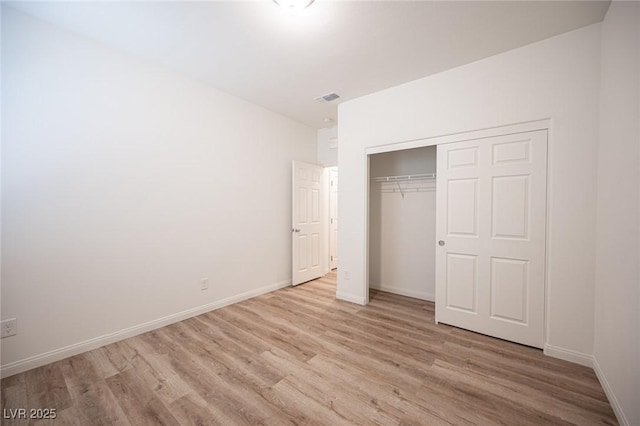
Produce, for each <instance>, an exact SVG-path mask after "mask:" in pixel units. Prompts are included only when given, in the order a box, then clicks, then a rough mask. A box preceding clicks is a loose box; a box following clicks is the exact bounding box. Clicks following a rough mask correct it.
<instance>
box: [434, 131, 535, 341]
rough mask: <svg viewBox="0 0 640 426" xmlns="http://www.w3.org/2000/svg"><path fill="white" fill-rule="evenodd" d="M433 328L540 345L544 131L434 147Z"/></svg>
mask: <svg viewBox="0 0 640 426" xmlns="http://www.w3.org/2000/svg"><path fill="white" fill-rule="evenodd" d="M437 158H438V162H437V171H438V175H437V207H436V208H437V212H436V235H437V239H438V247H437V250H436V322H441V323H445V324H450V325H453V326H456V327H461V328H465V329H468V330H472V331H476V332H479V333H483V334H487V335H490V336H494V337H499V338H501V339H506V340H510V341H513V342H518V343H522V344H525V345H530V346H535V347H539V348H541V347H542V344H543V327H544V294H545V291H544V282H545V280H544V275H545V274H544V272H545V234H546V230H545V218H546V167H547V131H546V130H540V131H534V132H526V133H517V134H511V135H504V136H497V137H492V138H483V139H477V140H471V141H465V142H456V143H449V144H443V145H438V156H437Z"/></svg>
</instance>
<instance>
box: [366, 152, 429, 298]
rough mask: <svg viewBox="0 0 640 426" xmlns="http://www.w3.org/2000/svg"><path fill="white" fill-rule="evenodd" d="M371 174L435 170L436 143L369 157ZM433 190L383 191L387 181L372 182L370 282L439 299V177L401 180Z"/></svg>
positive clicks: (415, 295)
mask: <svg viewBox="0 0 640 426" xmlns="http://www.w3.org/2000/svg"><path fill="white" fill-rule="evenodd" d="M369 161H370V163H369V164H370V165H369V171H370V175H371V177H380V176H400V175H410V174H420V173H435V171H436V147H435V146H430V147H424V148H416V149H408V150H402V151H392V152H386V153H383V154H374V155H371V156H370V159H369ZM400 185H402V187H410V186H419V187H421V188H432V191H431V192H411V191H410V190H409V191H407V192H406V193H405V194H404V197H402V195H401V194H400V193H389V192H381V190H382V188H381V187H385V188H387V187H393V184H389V183H384V184H381V183H377V182H371V185H370V195H369V287H370V288H373V289H380V290H384V291H388V292H391V293H396V294H402V295H405V296H410V297H417V298H420V299H426V300H435V256H436V254H435V243H436V241H435V239H436V193H435V181H416V182H413V183H412V182H402V183H400Z"/></svg>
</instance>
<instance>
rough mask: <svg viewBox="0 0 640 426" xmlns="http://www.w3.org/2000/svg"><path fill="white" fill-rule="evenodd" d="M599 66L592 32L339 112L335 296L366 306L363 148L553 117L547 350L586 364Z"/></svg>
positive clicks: (588, 29)
mask: <svg viewBox="0 0 640 426" xmlns="http://www.w3.org/2000/svg"><path fill="white" fill-rule="evenodd" d="M599 61H600V26H599V25H593V26H589V27H585V28H583V29H579V30H576V31H573V32H570V33H566V34H564V35H560V36H557V37H554V38H551V39H548V40H545V41H542V42H538V43H535V44H532V45H529V46H525V47H522V48H519V49H516V50H512V51H509V52H506V53H503V54H500V55H496V56H493V57H490V58H487V59H484V60H481V61H478V62H475V63H472V64H468V65H465V66H462V67H459V68H456V69H453V70H450V71H447V72H444V73H441V74H437V75H433V76H430V77H426V78H423V79H420V80H416V81H413V82H410V83H406V84H403V85H400V86H397V87H394V88H391V89H388V90H384V91H381V92H378V93H374V94H371V95H368V96H363V97H361V98H358V99H354V100H352V101H348V102H344V103H342V104H340V106H339V108H338V121H339V123H340V126H339V128H338V132H339V140H340V149H339V152H338V163H339V164H340V178H341V179H340V195H339V202H338V205H339V217H340V247H339V258H340V273H339V278H338V296H339V297H340V298H343V299H347V300H352V301H358V302H361V303H362V302H364V300H365V298H364V297H365V293H364V291H365V285H364V280H365V274H366V270H365V254H366V247H365V232H366V204H365V196H366V182H367V176H366V157H365V148H367V147H374V146H379V145H384V144H390V143H396V142H402V141H409V140H418V139H423V138H427V137H434V136H440V135H447V134H452V133H457V132H463V131H472V130H477V129H485V128H490V127H496V126H503V125H509V124H515V123H520V122H525V121H531V120H538V119H544V118H550V119H551V123H552V124H551V130H550V142H549V148H550V151H549V152H550V163H549V168H550V173H549V188H550V205H549V221H548V227H549V248H550V253H549V264H548V288H547V290H548V292H547V297H548V301H549V303H548V324H547V326H548V333H547V335H546V341H547V347H546V349H547V351H549V353H554V354H555V355H556V356H563V357H565V358H569V359H573V360H576V361H579V362H584V363H588V362H590V359H591V358H590V356H591V354H592V353H593V309H594V307H593V297H594V273H595V267H594V260H595V232H594V229H595V203H596V185H595V184H596V148H597V137H598V87H599V83H600V78H599V77H600V76H599V75H600V70H599V68H600V65H599V63H600V62H599ZM347 272H349V273H350V276H351V279H350V280H346V279H345V273H347Z"/></svg>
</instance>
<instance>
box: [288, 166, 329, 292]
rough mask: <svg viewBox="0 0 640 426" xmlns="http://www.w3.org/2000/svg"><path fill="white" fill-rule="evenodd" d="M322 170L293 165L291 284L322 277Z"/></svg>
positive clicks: (317, 167) (314, 167) (318, 167)
mask: <svg viewBox="0 0 640 426" xmlns="http://www.w3.org/2000/svg"><path fill="white" fill-rule="evenodd" d="M321 191H322V167H320V166H317V165H315V164H308V163H303V162H300V161H293V191H292V194H293V200H292V206H293V211H292V218H293V223H292V229H291V235H292V250H291V253H292V256H293V259H292V262H291V264H292V266H293V267H292V283H293V285H297V284H300V283H303V282H306V281H310V280H313V279H315V278H318V277H320V276H321V275H322V265H321V262H320V253H321V247H320V244H321V241H322V230H323V227H322V215H321V212H322V205H321V200H322V197H321Z"/></svg>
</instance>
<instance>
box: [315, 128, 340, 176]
mask: <svg viewBox="0 0 640 426" xmlns="http://www.w3.org/2000/svg"><path fill="white" fill-rule="evenodd" d="M317 137H318V164H320V165H321V166H325V167H330V166H337V165H338V148H336V147H332V146H331V145H332V144H331V139H333V138H337V137H338V126H332V127H327V128H324V129H319V130H318V136H317Z"/></svg>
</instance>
